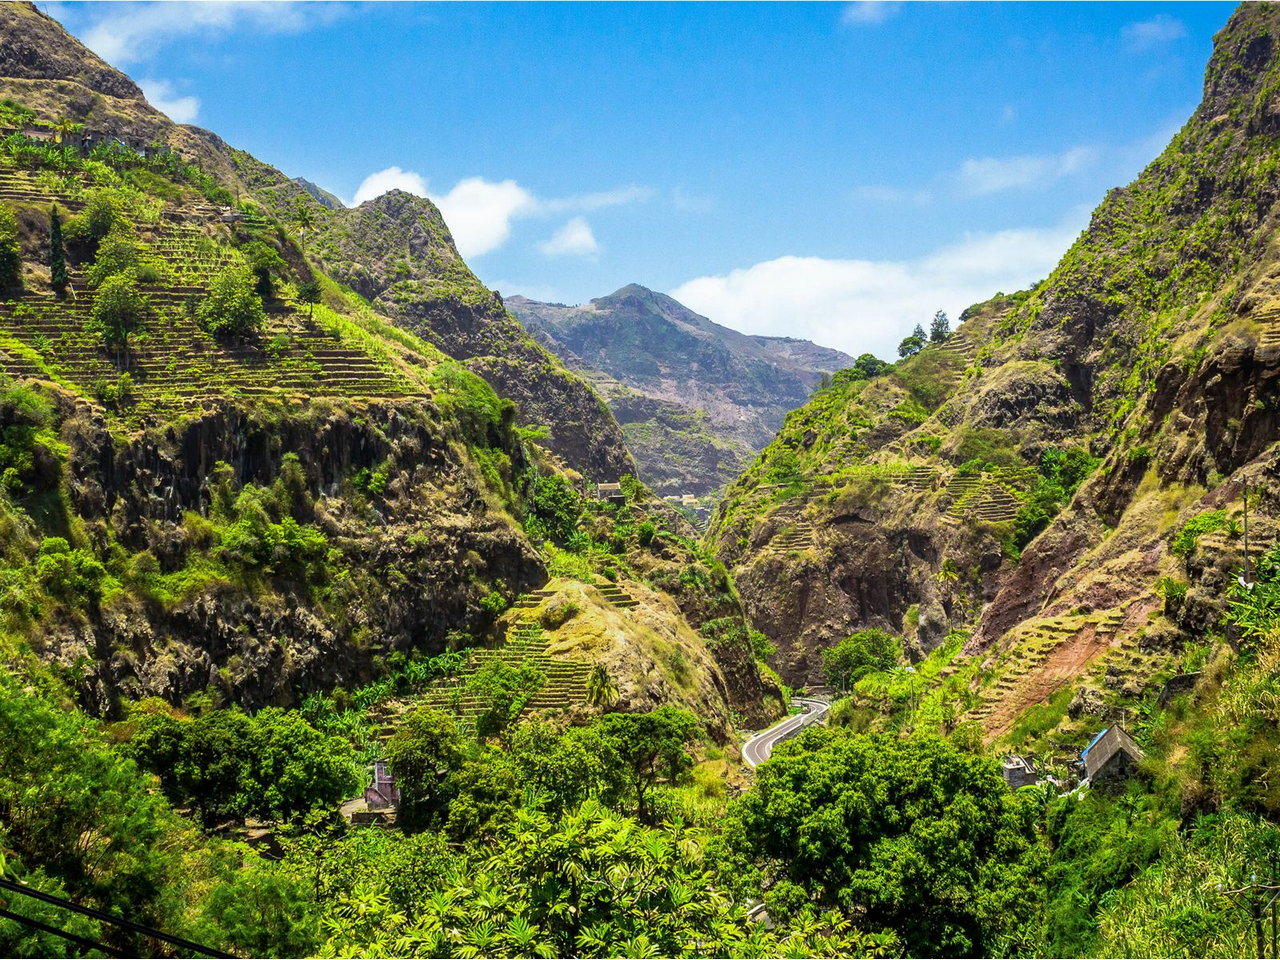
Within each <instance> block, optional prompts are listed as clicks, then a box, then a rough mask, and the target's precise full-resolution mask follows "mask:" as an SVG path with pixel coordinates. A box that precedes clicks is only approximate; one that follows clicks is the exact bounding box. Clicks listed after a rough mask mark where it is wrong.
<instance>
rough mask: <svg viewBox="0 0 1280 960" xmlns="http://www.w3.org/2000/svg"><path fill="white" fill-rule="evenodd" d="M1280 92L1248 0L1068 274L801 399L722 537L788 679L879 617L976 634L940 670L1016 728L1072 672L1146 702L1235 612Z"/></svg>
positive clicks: (1278, 44) (905, 625)
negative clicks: (1192, 105)
mask: <svg viewBox="0 0 1280 960" xmlns="http://www.w3.org/2000/svg"><path fill="white" fill-rule="evenodd" d="M1278 94H1280V12H1278V11H1277V10H1276V9H1275V8H1274V7H1270V6H1264V5H1248V6H1245V7H1243V8H1241V9H1240V10H1239V11H1238V12H1237V13H1236V14H1235V15H1234V16H1233V17H1232V19H1231V21H1230V22H1229V23H1228V24H1227V26H1226V27H1225V28H1224V29H1223V31H1222V32H1221V33H1220V34H1219V35H1218V37H1217V38H1216V45H1215V52H1214V55H1213V59H1212V61H1211V62H1210V64H1209V66H1208V70H1207V74H1206V80H1205V93H1204V100H1203V103H1202V104H1201V106H1200V107H1199V108H1198V109H1197V111H1196V112H1195V114H1194V115H1193V116H1192V118H1191V119H1190V120H1189V121H1188V122H1187V124H1186V126H1184V127H1183V129H1182V130H1181V131H1180V132H1179V133H1178V134H1177V135H1176V136H1175V137H1174V139H1173V141H1172V142H1171V143H1170V145H1169V146H1168V148H1167V149H1166V150H1165V151H1164V152H1163V153H1162V154H1161V155H1160V157H1159V158H1157V159H1156V160H1155V161H1153V162H1152V164H1151V165H1150V166H1148V167H1147V169H1146V170H1144V171H1143V173H1142V174H1141V176H1139V178H1138V179H1137V180H1136V181H1135V182H1134V183H1133V184H1131V185H1129V186H1128V187H1125V188H1123V189H1118V190H1113V191H1111V192H1110V193H1109V194H1108V196H1107V198H1106V199H1105V201H1104V202H1103V203H1102V204H1101V206H1099V208H1098V210H1097V211H1096V212H1095V214H1094V216H1093V218H1092V220H1091V222H1090V225H1089V227H1088V229H1087V230H1086V231H1085V232H1084V234H1083V235H1082V236H1081V237H1080V238H1079V240H1077V241H1076V243H1075V244H1074V245H1073V246H1072V247H1071V249H1070V250H1069V251H1068V252H1067V254H1066V255H1065V256H1064V257H1063V259H1062V261H1061V263H1060V264H1059V265H1058V267H1057V268H1056V269H1055V270H1054V272H1053V273H1052V274H1051V275H1050V276H1049V277H1048V278H1047V279H1046V280H1045V281H1044V282H1043V283H1041V284H1039V285H1038V286H1037V287H1035V288H1034V289H1033V290H1031V291H1026V292H1023V293H1020V294H1017V295H1015V296H1011V297H1008V296H1003V295H1001V296H998V297H997V298H995V299H994V300H992V301H990V302H988V303H986V304H981V305H978V306H977V307H974V308H970V310H968V311H966V314H965V317H964V321H965V322H964V323H963V324H962V325H961V326H960V328H959V331H958V332H957V334H956V335H955V336H954V337H953V338H952V339H951V340H950V341H949V342H947V343H946V344H943V345H935V346H930V347H927V348H926V349H925V350H924V351H922V352H921V353H920V354H919V355H917V356H916V357H913V358H911V359H909V360H907V361H905V362H903V363H901V364H899V365H898V366H897V368H896V369H895V370H894V371H892V372H891V373H889V374H888V375H885V376H882V377H878V378H875V379H872V380H869V381H867V380H855V379H853V378H852V377H838V378H837V383H836V384H835V386H833V387H832V388H831V389H830V390H827V391H822V392H820V393H819V394H818V395H817V396H816V397H815V398H814V399H813V400H812V401H811V402H810V403H809V404H808V405H807V406H806V407H805V408H804V409H802V410H799V411H797V412H796V413H794V414H793V415H791V416H790V417H789V418H788V420H787V424H786V426H785V427H784V429H783V431H782V432H781V434H780V435H779V438H778V440H777V441H776V442H775V443H774V444H772V445H771V446H770V447H769V448H768V449H767V450H766V451H765V453H764V455H763V456H762V458H761V460H760V462H759V463H758V464H756V465H755V466H753V468H752V469H751V470H750V471H749V472H748V473H747V474H746V475H745V476H744V477H743V478H742V480H741V481H740V482H739V483H738V484H736V485H735V486H734V487H733V488H731V490H730V491H729V495H728V497H727V499H726V501H725V504H724V506H723V509H722V510H721V512H720V513H719V515H718V516H717V518H716V521H715V524H714V526H713V528H712V531H711V533H710V542H711V543H712V544H714V546H715V549H716V550H717V551H718V553H719V555H720V556H721V557H722V558H723V559H724V560H725V561H726V562H727V563H729V564H730V566H731V567H732V568H733V569H734V571H735V573H736V575H737V577H738V581H739V585H740V587H741V590H742V593H743V596H744V598H745V599H746V601H747V605H748V607H749V609H750V610H751V612H752V614H753V615H754V616H755V617H756V618H757V623H758V624H759V625H760V626H761V628H762V629H764V630H765V631H766V633H768V634H769V636H770V637H771V638H772V639H773V640H774V641H775V642H777V643H778V645H779V647H780V653H779V658H780V659H779V668H780V670H781V672H782V673H783V675H784V676H785V677H787V678H788V679H790V680H792V681H798V680H802V679H810V680H816V679H818V678H819V676H820V674H821V669H820V665H819V662H818V654H819V653H820V651H821V650H822V649H824V648H825V647H826V646H828V645H829V644H830V643H831V642H832V641H833V640H835V639H837V638H839V637H841V636H844V635H846V634H848V633H849V632H851V631H853V630H855V629H858V628H860V627H864V626H881V627H886V628H889V629H891V630H895V631H900V632H903V633H904V634H906V635H907V636H908V638H909V639H910V640H912V641H913V642H914V644H915V645H916V646H917V648H918V649H920V650H927V649H929V648H931V647H933V646H934V645H936V644H937V643H938V642H939V641H940V640H941V639H942V638H943V637H944V636H945V635H946V634H947V632H948V631H949V630H952V629H964V630H967V631H971V637H970V639H969V641H968V644H967V645H966V646H965V648H964V653H963V654H961V655H959V656H958V657H957V659H956V660H955V661H954V662H953V663H952V664H951V666H950V667H948V668H947V670H946V671H944V674H945V676H944V677H943V678H942V680H941V681H940V682H946V683H952V684H955V685H956V686H955V690H956V692H957V698H958V702H960V703H961V704H962V709H963V706H964V705H966V704H967V705H968V706H969V707H970V711H969V712H968V713H967V714H966V715H967V716H968V717H971V718H973V719H977V720H980V721H982V722H983V723H984V724H985V726H986V728H987V730H988V733H989V734H991V735H996V734H1000V733H1002V732H1005V731H1007V730H1008V729H1009V727H1010V725H1011V724H1012V723H1013V721H1014V720H1015V719H1016V717H1017V716H1018V715H1019V714H1020V712H1021V711H1022V710H1023V709H1025V708H1026V707H1027V706H1029V705H1032V704H1036V703H1039V702H1041V701H1043V700H1045V699H1046V698H1048V697H1050V696H1051V695H1055V694H1061V692H1062V691H1069V690H1072V689H1074V690H1076V698H1077V703H1076V707H1073V717H1072V720H1078V719H1079V717H1080V716H1082V715H1084V714H1090V712H1091V711H1092V714H1094V715H1096V714H1098V713H1099V712H1101V713H1104V714H1105V712H1106V711H1107V710H1112V711H1113V710H1115V709H1119V708H1123V707H1125V706H1126V705H1130V706H1131V705H1132V704H1134V703H1135V702H1136V699H1135V698H1136V697H1137V696H1138V695H1139V694H1140V693H1141V692H1142V691H1143V690H1144V689H1145V688H1146V687H1147V686H1148V685H1149V684H1152V683H1158V682H1160V681H1161V678H1162V677H1163V676H1165V675H1167V673H1168V671H1169V670H1170V669H1172V668H1171V664H1173V663H1175V662H1176V660H1177V657H1178V654H1179V651H1180V650H1181V647H1182V644H1184V643H1185V642H1187V641H1189V640H1191V639H1195V638H1197V637H1198V636H1199V633H1198V631H1200V630H1202V629H1203V628H1205V627H1206V626H1207V625H1209V624H1211V623H1214V622H1216V620H1217V614H1218V613H1219V612H1220V610H1221V608H1222V606H1223V605H1224V604H1225V603H1226V598H1225V584H1226V583H1227V582H1228V579H1229V578H1228V575H1227V574H1228V571H1231V570H1238V569H1239V567H1240V564H1241V562H1242V542H1241V537H1240V534H1241V533H1242V532H1243V531H1242V527H1243V524H1242V520H1243V516H1242V514H1243V507H1244V504H1243V500H1242V491H1243V489H1244V486H1245V484H1248V485H1249V487H1250V488H1251V490H1252V491H1253V493H1252V496H1251V499H1250V502H1249V512H1250V518H1249V523H1250V532H1251V535H1252V537H1253V538H1254V541H1253V544H1251V546H1256V544H1257V543H1258V541H1259V540H1262V541H1264V542H1265V541H1266V540H1267V539H1268V538H1273V537H1274V535H1275V516H1276V514H1277V509H1278V507H1280V504H1278V503H1277V495H1278V494H1277V491H1278V490H1280V485H1278V484H1277V479H1280V448H1278V447H1277V440H1278V439H1280V400H1278V398H1280V323H1278V322H1277V317H1280V301H1278V300H1277V299H1276V298H1277V293H1280V283H1278V280H1277V278H1280V249H1278V248H1277V246H1276V245H1275V241H1274V236H1275V230H1276V227H1277V223H1278V219H1277V218H1278V216H1280V210H1278V209H1277V200H1278V199H1280V165H1278V163H1277V152H1276V142H1277V141H1276V137H1277V133H1278V132H1280V99H1278ZM1199 534H1208V535H1206V536H1203V537H1201V536H1198V535H1199ZM1169 597H1174V598H1175V599H1174V600H1173V601H1170V600H1169V599H1167V598H1169ZM1062 695H1063V696H1065V694H1062ZM1067 699H1070V697H1067ZM1055 702H1062V703H1063V709H1065V701H1061V700H1059V701H1055ZM1081 711H1083V714H1082V713H1081ZM1064 722H1068V721H1064Z"/></svg>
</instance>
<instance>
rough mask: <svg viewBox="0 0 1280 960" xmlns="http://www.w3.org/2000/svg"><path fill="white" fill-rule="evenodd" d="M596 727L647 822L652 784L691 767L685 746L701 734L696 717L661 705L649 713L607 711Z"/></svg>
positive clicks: (672, 781)
mask: <svg viewBox="0 0 1280 960" xmlns="http://www.w3.org/2000/svg"><path fill="white" fill-rule="evenodd" d="M598 727H599V730H600V734H601V736H602V738H603V739H604V740H605V741H606V742H607V743H608V744H609V745H610V747H611V748H612V751H613V753H614V754H615V755H616V756H617V758H618V762H619V764H620V767H621V774H622V780H623V782H624V783H625V784H626V787H627V797H628V799H630V800H632V801H633V802H634V803H635V810H636V815H637V816H638V817H639V818H640V820H642V821H646V822H647V821H648V820H649V819H651V816H652V810H651V808H650V803H649V797H650V794H651V793H652V791H653V788H654V787H655V786H657V785H658V784H659V783H661V782H663V781H666V782H667V783H669V784H672V785H674V784H676V783H678V782H679V781H680V779H681V777H683V776H684V775H685V774H687V773H688V772H689V771H690V770H692V769H693V757H692V756H691V755H690V754H689V750H688V747H689V746H690V744H692V743H694V742H695V741H696V740H697V739H698V738H699V737H701V735H702V726H701V724H699V723H698V718H697V717H695V716H694V715H693V714H692V713H689V711H687V710H680V709H678V708H676V707H672V706H662V707H659V708H658V709H656V710H653V711H651V712H649V713H607V714H605V715H604V716H603V717H601V718H600V720H599V724H598Z"/></svg>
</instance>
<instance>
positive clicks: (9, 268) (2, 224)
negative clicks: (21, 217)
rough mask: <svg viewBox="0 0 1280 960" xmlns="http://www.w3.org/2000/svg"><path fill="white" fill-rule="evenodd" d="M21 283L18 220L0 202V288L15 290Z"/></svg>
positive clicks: (20, 248) (20, 250) (5, 205)
mask: <svg viewBox="0 0 1280 960" xmlns="http://www.w3.org/2000/svg"><path fill="white" fill-rule="evenodd" d="M21 284H22V245H21V243H20V242H19V240H18V220H17V218H16V217H15V216H14V215H13V211H12V210H10V209H9V207H8V205H7V204H4V203H0V290H15V289H17V288H18V287H19V286H21Z"/></svg>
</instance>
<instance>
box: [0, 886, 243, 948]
mask: <svg viewBox="0 0 1280 960" xmlns="http://www.w3.org/2000/svg"><path fill="white" fill-rule="evenodd" d="M0 890H8V891H10V892H11V893H17V894H21V895H22V896H24V897H32V898H33V899H36V900H43V901H44V902H45V903H49V904H52V905H53V906H55V907H65V908H66V909H67V910H71V911H73V912H75V913H79V914H82V915H84V916H86V917H92V918H93V919H94V920H99V921H101V922H102V923H110V924H114V925H115V926H117V927H123V928H124V929H125V930H128V931H130V932H132V933H137V934H141V935H142V936H144V937H150V938H151V939H153V940H161V941H163V942H165V943H171V944H173V945H174V946H175V947H181V948H182V949H184V950H192V951H194V952H196V953H203V954H204V955H205V956H207V957H217V958H219V960H235V954H231V953H223V952H222V951H221V950H214V949H213V948H212V947H206V946H203V945H202V944H199V943H195V942H194V941H192V940H186V939H184V938H183V937H175V936H173V935H172V934H168V933H165V932H163V931H161V930H157V929H155V928H154V927H148V926H145V925H143V924H141V923H134V922H133V921H132V920H126V919H124V918H123V917H115V916H112V915H111V914H109V913H104V912H103V911H101V910H95V909H93V908H92V907H85V906H81V905H80V904H78V903H74V902H73V901H71V900H66V899H64V898H63V897H55V896H54V895H53V894H51V893H45V892H44V891H42V890H34V889H32V888H31V887H27V886H24V885H23V884H20V883H14V882H13V881H12V880H5V879H3V878H0ZM94 949H100V948H98V947H95V948H94Z"/></svg>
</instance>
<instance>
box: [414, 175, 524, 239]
mask: <svg viewBox="0 0 1280 960" xmlns="http://www.w3.org/2000/svg"><path fill="white" fill-rule="evenodd" d="M431 199H432V200H434V201H435V202H436V206H438V207H439V208H440V212H441V213H442V214H443V215H444V222H445V223H447V224H448V225H449V232H450V233H452V234H453V241H454V243H455V244H456V245H457V247H458V252H459V253H460V254H462V256H463V257H478V256H480V255H481V254H484V253H488V252H489V251H490V250H496V249H497V248H498V247H500V246H502V245H503V244H504V243H506V241H507V238H508V237H510V236H511V220H512V218H514V217H517V216H520V215H521V214H524V213H528V212H529V210H530V208H532V207H533V206H534V205H535V204H536V201H535V200H534V198H533V194H531V193H530V192H529V191H528V190H526V189H525V188H524V187H522V186H520V184H518V183H516V182H515V181H514V180H503V181H501V182H498V183H494V182H492V181H489V180H485V179H484V178H483V177H467V178H466V179H465V180H459V181H458V182H457V184H456V185H455V186H454V188H453V189H452V190H450V191H449V192H448V193H446V194H445V195H444V196H442V197H436V196H432V198H431Z"/></svg>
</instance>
